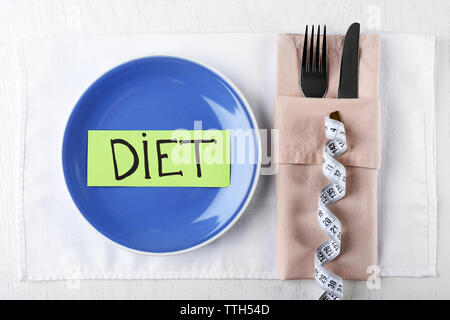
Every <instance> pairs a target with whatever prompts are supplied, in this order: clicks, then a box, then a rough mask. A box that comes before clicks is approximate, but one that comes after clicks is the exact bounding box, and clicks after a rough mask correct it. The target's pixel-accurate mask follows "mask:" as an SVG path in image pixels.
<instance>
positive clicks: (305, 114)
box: [274, 35, 381, 280]
mask: <svg viewBox="0 0 450 320" xmlns="http://www.w3.org/2000/svg"><path fill="white" fill-rule="evenodd" d="M343 40H344V37H343V36H337V35H334V36H333V35H332V36H327V51H328V91H327V94H326V98H325V99H316V98H305V97H304V96H303V94H302V93H301V91H300V88H299V66H300V64H301V53H302V49H303V35H281V36H280V37H279V42H278V62H277V64H278V70H277V85H276V88H277V89H276V97H275V110H274V114H275V121H274V123H275V125H274V126H275V128H276V129H278V130H279V147H278V150H279V153H278V154H277V159H276V161H277V163H278V164H279V170H278V173H277V175H276V265H277V274H278V277H279V278H280V279H299V278H313V277H314V251H315V249H316V248H317V247H318V246H319V245H320V244H321V243H323V242H325V241H326V240H327V236H326V235H325V234H324V233H323V232H322V231H321V229H320V227H319V226H318V223H317V205H318V196H319V192H320V190H321V189H322V188H323V187H324V186H325V185H327V184H328V183H329V181H328V180H327V179H326V178H325V177H324V176H323V174H322V171H321V163H322V150H323V144H324V142H325V141H326V138H325V129H324V118H325V116H326V115H328V114H329V113H331V112H333V111H336V110H339V112H340V114H341V118H342V121H343V122H344V125H345V128H346V131H347V143H348V150H347V152H346V153H345V154H343V155H342V156H341V157H339V159H338V160H339V161H340V162H341V163H342V164H343V165H345V166H346V168H347V194H346V196H345V197H344V198H343V199H342V200H340V201H338V202H337V203H335V204H333V205H332V206H331V207H330V209H331V211H332V212H333V213H334V214H335V215H336V216H337V217H338V218H339V219H340V220H341V222H342V247H341V254H340V255H339V256H338V257H337V258H336V260H334V261H332V262H331V263H329V264H328V265H327V266H326V268H327V269H329V270H330V271H332V272H334V273H336V274H338V275H340V276H341V277H343V278H344V279H355V280H365V279H367V276H368V274H367V267H368V266H371V265H376V264H377V174H378V169H379V168H380V158H381V152H380V129H379V118H380V117H379V113H380V109H379V101H378V74H379V51H380V40H379V36H377V35H361V38H360V65H359V98H358V99H336V97H337V87H338V83H339V70H340V61H341V52H342V44H343Z"/></svg>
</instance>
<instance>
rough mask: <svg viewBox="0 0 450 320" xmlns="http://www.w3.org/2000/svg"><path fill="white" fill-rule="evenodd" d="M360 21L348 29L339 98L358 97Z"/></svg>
mask: <svg viewBox="0 0 450 320" xmlns="http://www.w3.org/2000/svg"><path fill="white" fill-rule="evenodd" d="M359 30H360V25H359V23H357V22H355V23H353V24H352V25H351V26H350V27H349V28H348V30H347V34H346V35H345V39H344V46H343V48H342V58H341V72H340V76H339V88H338V98H340V99H343V98H358V64H359Z"/></svg>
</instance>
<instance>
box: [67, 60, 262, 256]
mask: <svg viewBox="0 0 450 320" xmlns="http://www.w3.org/2000/svg"><path fill="white" fill-rule="evenodd" d="M194 121H202V129H203V130H206V129H212V128H214V129H230V130H232V129H243V130H245V131H246V132H247V138H246V139H250V140H249V141H248V142H249V143H247V144H246V145H247V148H251V150H246V152H251V153H253V154H254V155H256V156H255V160H256V161H253V162H252V161H245V163H233V162H232V164H231V184H230V186H229V187H226V188H196V187H87V183H86V181H87V180H86V179H87V178H86V172H87V169H86V166H87V155H86V153H87V133H88V130H174V129H178V128H184V129H188V130H193V129H194ZM196 129H197V128H196ZM252 129H253V130H252ZM247 130H248V131H247ZM232 132H233V130H232ZM231 142H232V148H233V143H234V142H233V140H232V141H231ZM260 157H261V155H260V143H259V134H258V132H257V124H256V121H255V119H254V117H253V114H252V112H251V110H250V109H249V107H248V104H247V103H246V101H245V99H244V98H243V96H242V95H241V94H240V92H239V91H238V90H237V89H236V87H235V86H233V85H232V84H231V83H230V81H228V80H227V79H225V78H224V76H222V75H220V74H218V73H217V72H216V71H213V70H211V69H210V68H208V67H206V66H204V65H201V64H199V63H196V62H193V61H190V60H186V59H181V58H177V57H170V56H153V57H146V58H141V59H137V60H132V61H129V62H127V63H124V64H122V65H120V66H118V67H115V68H114V69H112V70H110V71H109V72H107V73H106V74H104V75H103V76H101V77H100V78H99V79H98V80H97V81H95V82H94V83H93V84H92V85H91V86H90V87H89V88H88V89H87V91H86V92H85V93H84V94H83V96H82V97H81V98H80V100H79V101H78V103H77V105H76V106H75V108H74V110H73V111H72V114H71V115H70V118H69V121H68V123H67V126H66V130H65V134H64V142H63V148H62V162H63V169H64V177H65V180H66V184H67V187H68V190H69V192H70V194H71V196H72V199H73V201H74V202H75V204H76V206H77V207H78V209H79V210H80V212H81V213H82V214H83V216H84V217H85V218H86V219H87V221H88V222H89V223H90V224H91V225H92V226H93V227H94V228H95V229H97V230H98V231H100V232H101V233H102V234H103V235H105V236H106V237H107V238H109V239H110V240H112V241H114V242H115V243H118V244H120V245H122V246H124V247H126V248H129V249H132V250H134V251H137V252H141V253H150V254H152V253H153V254H174V253H181V252H184V251H188V250H192V249H194V248H197V247H200V246H202V245H204V244H206V243H208V242H211V241H212V240H214V239H216V238H217V237H219V236H220V235H221V234H223V233H224V232H225V231H226V230H227V229H228V228H229V227H231V225H232V224H233V223H234V222H235V221H236V220H237V219H238V218H239V216H240V215H241V214H242V213H243V211H244V210H245V208H246V206H247V204H248V202H249V200H250V198H251V195H252V193H253V190H254V188H255V186H256V183H257V180H258V176H259V169H260Z"/></svg>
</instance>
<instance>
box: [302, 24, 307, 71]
mask: <svg viewBox="0 0 450 320" xmlns="http://www.w3.org/2000/svg"><path fill="white" fill-rule="evenodd" d="M307 55H308V25H306V30H305V40H304V41H303V54H302V71H303V72H306V71H307V69H306V57H307Z"/></svg>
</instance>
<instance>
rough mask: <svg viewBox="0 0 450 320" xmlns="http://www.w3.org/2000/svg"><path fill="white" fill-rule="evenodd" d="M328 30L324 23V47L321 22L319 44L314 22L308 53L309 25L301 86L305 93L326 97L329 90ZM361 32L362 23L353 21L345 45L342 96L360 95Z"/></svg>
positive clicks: (340, 88)
mask: <svg viewBox="0 0 450 320" xmlns="http://www.w3.org/2000/svg"><path fill="white" fill-rule="evenodd" d="M326 30H327V29H326V26H324V28H323V37H322V47H321V48H320V25H319V26H318V29H317V36H316V41H315V42H316V44H315V45H314V26H312V30H311V37H310V39H309V56H308V26H306V30H305V39H304V43H303V53H302V63H301V69H300V88H301V90H302V92H303V95H304V96H305V97H310V98H323V97H324V96H325V94H326V92H327V88H328V72H327V34H326ZM359 33H360V25H359V23H353V24H352V25H351V26H350V27H349V29H348V31H347V33H346V35H345V39H344V46H343V48H342V59H341V69H340V76H339V87H338V96H337V97H338V99H345V98H358V62H359ZM314 47H315V48H314ZM320 51H322V54H320Z"/></svg>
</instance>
